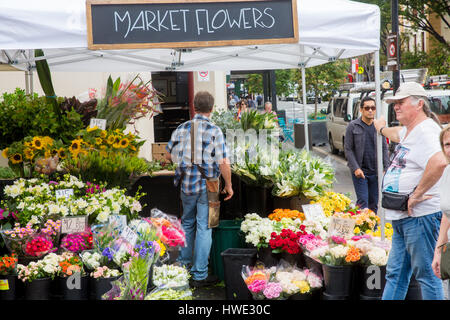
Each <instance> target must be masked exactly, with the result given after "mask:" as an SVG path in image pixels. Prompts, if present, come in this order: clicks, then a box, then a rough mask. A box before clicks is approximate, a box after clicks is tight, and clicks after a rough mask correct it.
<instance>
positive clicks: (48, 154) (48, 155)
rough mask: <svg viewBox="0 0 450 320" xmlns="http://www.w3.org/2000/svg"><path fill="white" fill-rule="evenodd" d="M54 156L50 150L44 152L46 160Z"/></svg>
mask: <svg viewBox="0 0 450 320" xmlns="http://www.w3.org/2000/svg"><path fill="white" fill-rule="evenodd" d="M51 156H52V153H51V152H50V150H48V149H47V150H45V152H44V158H45V159H47V158H50V157H51Z"/></svg>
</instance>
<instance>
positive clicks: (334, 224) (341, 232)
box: [328, 217, 355, 238]
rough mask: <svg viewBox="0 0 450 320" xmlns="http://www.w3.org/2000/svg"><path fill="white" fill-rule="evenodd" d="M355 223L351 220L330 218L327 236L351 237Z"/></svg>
mask: <svg viewBox="0 0 450 320" xmlns="http://www.w3.org/2000/svg"><path fill="white" fill-rule="evenodd" d="M354 228H355V221H354V220H353V219H344V218H336V217H332V218H331V220H330V225H329V227H328V236H339V237H343V238H346V237H347V238H349V237H351V236H353V229H354Z"/></svg>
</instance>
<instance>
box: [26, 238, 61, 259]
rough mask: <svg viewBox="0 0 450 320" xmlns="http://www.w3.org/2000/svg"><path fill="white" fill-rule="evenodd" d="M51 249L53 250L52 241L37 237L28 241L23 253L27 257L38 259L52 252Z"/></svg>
mask: <svg viewBox="0 0 450 320" xmlns="http://www.w3.org/2000/svg"><path fill="white" fill-rule="evenodd" d="M52 249H53V242H52V241H50V240H49V239H48V238H47V237H44V236H37V237H35V238H33V239H30V240H28V241H27V242H26V243H25V247H24V250H23V251H24V252H25V254H27V255H29V256H32V257H40V256H43V255H44V254H47V253H48V252H50V251H52ZM55 249H56V248H55Z"/></svg>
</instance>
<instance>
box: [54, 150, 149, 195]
mask: <svg viewBox="0 0 450 320" xmlns="http://www.w3.org/2000/svg"><path fill="white" fill-rule="evenodd" d="M61 166H62V169H63V170H64V171H66V172H68V173H70V174H71V175H74V176H78V177H79V178H80V179H81V180H83V181H100V182H102V183H106V184H107V186H108V188H113V187H120V188H128V187H130V186H131V185H132V184H133V182H134V181H135V180H136V179H137V178H138V177H139V176H140V175H142V174H145V173H147V172H148V168H149V165H148V162H147V161H146V160H145V159H142V158H138V157H137V156H134V155H130V154H127V153H116V152H113V151H109V152H104V153H103V152H100V151H91V152H88V153H86V154H83V153H80V154H78V155H77V157H75V158H72V157H70V158H68V159H66V160H65V161H64V162H62V164H61Z"/></svg>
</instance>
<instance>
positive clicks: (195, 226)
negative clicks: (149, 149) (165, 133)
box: [166, 91, 233, 287]
mask: <svg viewBox="0 0 450 320" xmlns="http://www.w3.org/2000/svg"><path fill="white" fill-rule="evenodd" d="M213 106H214V97H213V96H212V95H211V94H210V93H209V92H206V91H201V92H198V93H197V94H196V95H195V97H194V110H195V116H194V117H193V119H192V120H191V121H187V122H184V123H182V124H181V125H180V126H178V128H177V129H176V130H175V131H174V132H173V133H172V137H171V139H170V141H169V142H168V144H167V147H166V159H168V160H171V161H173V162H174V163H176V164H177V169H176V171H175V178H174V184H175V185H180V186H181V190H180V198H181V201H182V204H183V214H182V217H181V225H182V227H183V229H184V231H185V235H186V246H185V247H182V248H181V250H180V254H179V256H178V258H177V263H178V264H180V265H183V266H187V267H190V266H192V267H191V268H190V273H191V276H192V278H191V282H190V284H191V286H193V287H202V286H207V285H211V284H214V283H216V282H217V281H218V278H217V277H215V276H212V275H210V276H208V258H209V253H210V250H211V244H212V229H211V228H209V227H208V214H209V205H208V195H207V189H206V181H205V178H217V177H218V176H219V174H222V176H223V178H224V180H225V189H224V191H223V193H227V194H228V195H227V196H226V197H225V199H224V200H228V199H230V198H231V197H232V196H233V189H232V185H231V169H230V162H229V160H228V158H227V154H228V151H227V148H226V145H225V139H224V135H223V133H222V131H221V130H220V128H219V127H217V126H216V125H214V124H213V123H212V122H211V121H210V116H211V112H212V109H213ZM193 122H196V123H197V124H198V126H197V128H198V131H197V135H196V136H195V147H194V148H195V153H194V157H193V159H195V161H194V160H193V159H192V156H191V138H190V137H191V132H190V131H191V124H192V123H193ZM199 155H200V156H199ZM199 157H200V158H199ZM197 159H200V160H197Z"/></svg>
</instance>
